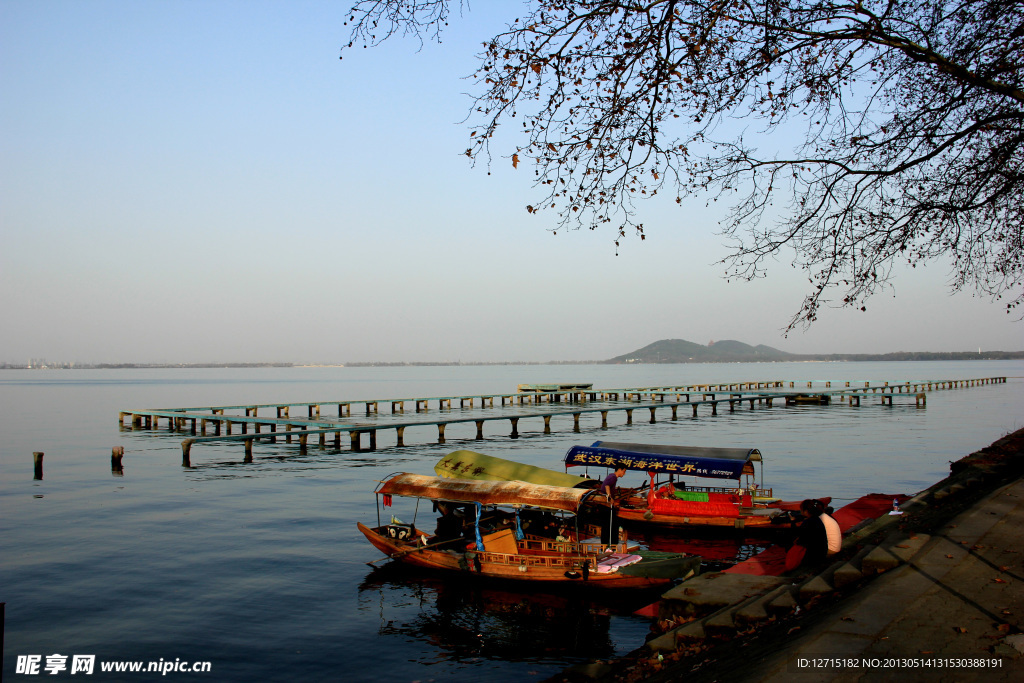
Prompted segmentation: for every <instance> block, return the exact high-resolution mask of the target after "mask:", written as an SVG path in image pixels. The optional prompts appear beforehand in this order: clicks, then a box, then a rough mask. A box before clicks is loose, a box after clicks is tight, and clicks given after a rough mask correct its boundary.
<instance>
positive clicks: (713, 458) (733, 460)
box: [565, 441, 761, 479]
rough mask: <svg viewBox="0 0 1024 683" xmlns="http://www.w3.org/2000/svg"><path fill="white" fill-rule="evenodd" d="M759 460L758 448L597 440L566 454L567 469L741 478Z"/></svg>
mask: <svg viewBox="0 0 1024 683" xmlns="http://www.w3.org/2000/svg"><path fill="white" fill-rule="evenodd" d="M760 459H761V453H760V452H759V451H758V450H757V449H756V448H702V447H689V446H660V445H648V444H625V443H608V442H603V441H597V442H595V443H594V444H593V445H592V446H573V447H572V448H570V449H569V452H568V453H566V454H565V466H566V467H574V466H579V465H595V466H597V467H609V468H614V467H615V466H616V465H619V466H622V467H624V468H625V469H627V470H638V471H642V472H657V473H664V474H679V475H688V476H694V477H710V478H715V479H739V478H740V475H741V474H743V470H744V467H747V466H748V463H749V462H751V461H755V460H760ZM747 471H748V472H750V471H751V470H750V469H748V470H747Z"/></svg>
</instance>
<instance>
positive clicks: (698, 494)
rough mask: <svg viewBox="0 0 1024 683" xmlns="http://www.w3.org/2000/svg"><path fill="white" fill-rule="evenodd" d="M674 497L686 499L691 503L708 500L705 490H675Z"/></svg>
mask: <svg viewBox="0 0 1024 683" xmlns="http://www.w3.org/2000/svg"><path fill="white" fill-rule="evenodd" d="M676 498H677V499H679V500H688V501H690V502H692V503H706V502H708V494H707V491H676Z"/></svg>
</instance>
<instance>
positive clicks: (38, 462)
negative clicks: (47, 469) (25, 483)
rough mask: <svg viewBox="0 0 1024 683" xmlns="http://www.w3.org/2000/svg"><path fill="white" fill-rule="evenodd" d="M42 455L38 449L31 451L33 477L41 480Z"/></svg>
mask: <svg viewBox="0 0 1024 683" xmlns="http://www.w3.org/2000/svg"><path fill="white" fill-rule="evenodd" d="M43 455H44V453H41V452H40V451H35V452H34V453H32V469H33V476H32V478H33V479H36V480H41V479H42V478H43Z"/></svg>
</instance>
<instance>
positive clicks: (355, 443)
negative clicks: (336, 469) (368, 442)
mask: <svg viewBox="0 0 1024 683" xmlns="http://www.w3.org/2000/svg"><path fill="white" fill-rule="evenodd" d="M348 436H349V438H350V439H351V440H352V450H353V451H355V452H356V453H358V452H359V451H361V450H363V449H362V448H361V447H360V446H359V432H356V431H351V432H349V433H348Z"/></svg>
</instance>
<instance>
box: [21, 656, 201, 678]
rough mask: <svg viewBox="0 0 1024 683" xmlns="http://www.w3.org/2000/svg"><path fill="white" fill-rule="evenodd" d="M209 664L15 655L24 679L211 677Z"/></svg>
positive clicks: (91, 657)
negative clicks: (143, 675)
mask: <svg viewBox="0 0 1024 683" xmlns="http://www.w3.org/2000/svg"><path fill="white" fill-rule="evenodd" d="M210 669H211V665H210V662H189V661H182V660H181V659H180V658H175V660H174V661H173V662H172V661H171V660H169V659H168V660H164V659H163V658H162V657H161V658H160V660H159V661H155V662H132V661H119V660H116V659H115V660H107V661H105V660H100V661H99V662H97V661H96V655H62V654H57V653H54V654H52V655H18V660H17V664H16V665H15V669H14V673H16V674H24V675H26V676H35V675H39V674H50V675H55V674H71V675H77V674H84V675H86V676H89V675H92V674H93V673H95V672H101V673H113V672H118V673H158V674H160V675H162V676H166V675H167V674H169V673H183V674H191V673H210Z"/></svg>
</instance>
